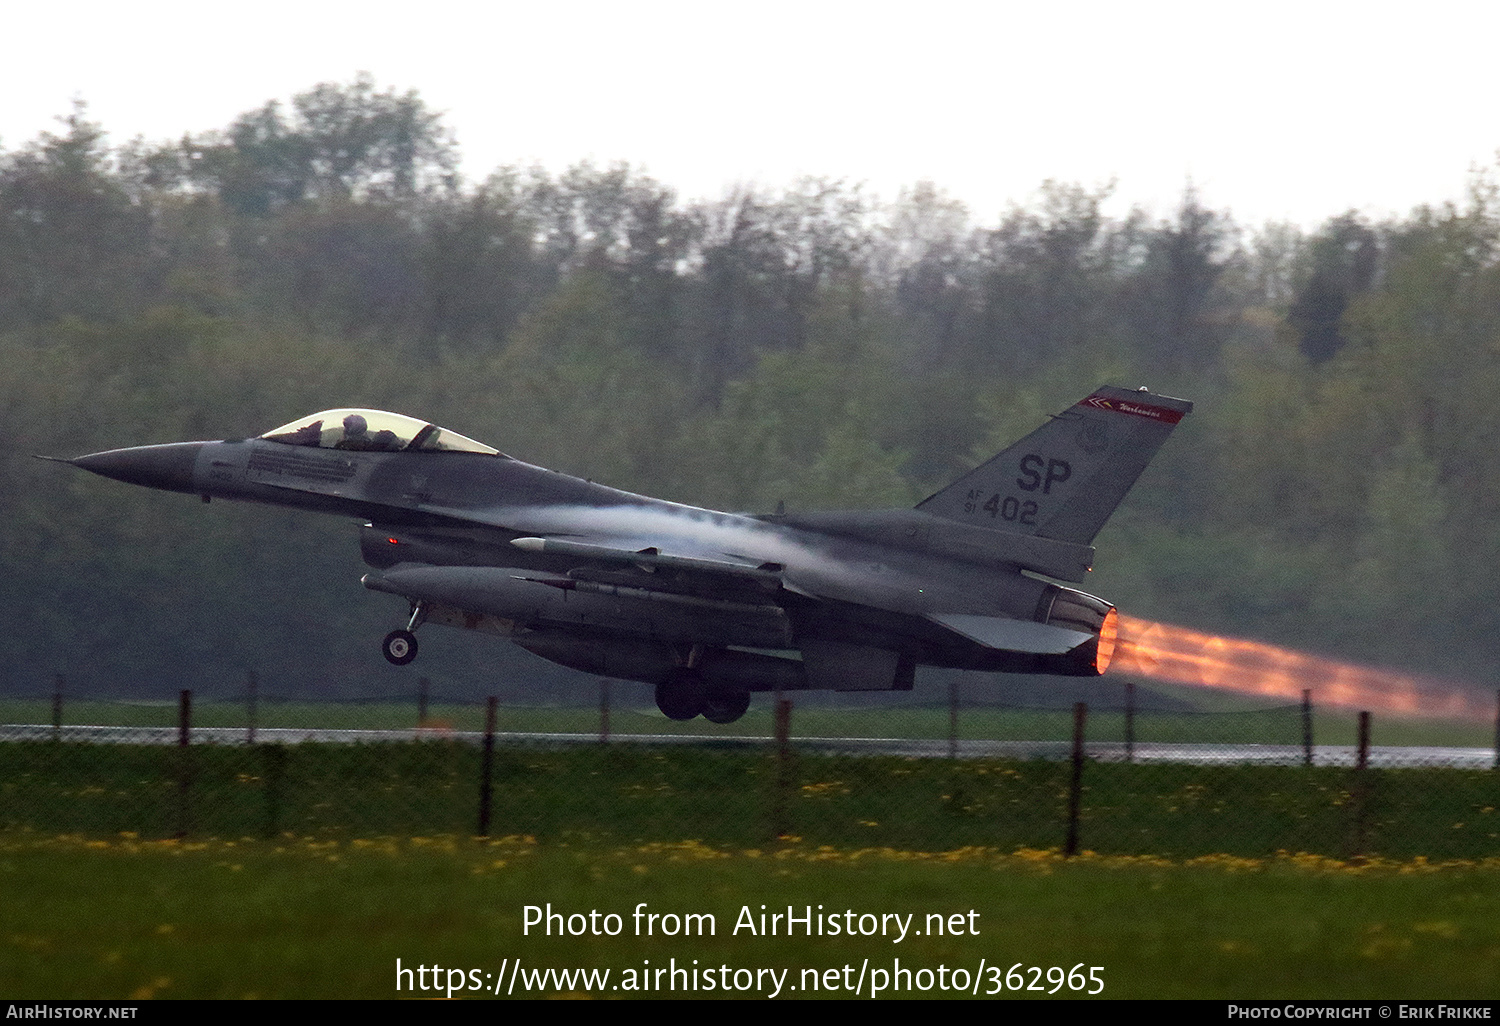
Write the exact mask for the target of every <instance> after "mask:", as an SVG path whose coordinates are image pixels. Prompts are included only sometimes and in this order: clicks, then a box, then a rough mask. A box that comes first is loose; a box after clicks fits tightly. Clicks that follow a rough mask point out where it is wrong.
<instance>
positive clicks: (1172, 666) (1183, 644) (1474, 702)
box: [1114, 615, 1494, 719]
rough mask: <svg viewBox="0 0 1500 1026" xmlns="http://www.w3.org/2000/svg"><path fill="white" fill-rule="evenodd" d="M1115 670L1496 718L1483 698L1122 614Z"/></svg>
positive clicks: (1379, 707)
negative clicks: (1305, 692)
mask: <svg viewBox="0 0 1500 1026" xmlns="http://www.w3.org/2000/svg"><path fill="white" fill-rule="evenodd" d="M1114 668H1115V671H1116V672H1117V673H1128V674H1134V675H1136V676H1141V677H1151V678H1154V679H1156V680H1162V681H1168V682H1171V683H1174V684H1193V685H1198V686H1200V687H1209V688H1222V689H1225V690H1229V691H1240V692H1245V693H1247V694H1254V695H1264V696H1266V697H1267V698H1277V699H1284V700H1286V701H1288V702H1300V701H1301V700H1302V692H1303V690H1304V689H1311V690H1312V698H1313V701H1314V702H1316V703H1317V704H1319V705H1338V706H1346V707H1348V708H1354V709H1363V710H1368V711H1370V712H1389V713H1400V714H1403V715H1409V716H1410V715H1415V716H1442V717H1452V718H1455V719H1488V718H1490V717H1491V716H1493V715H1494V707H1493V706H1492V705H1490V704H1489V703H1487V702H1484V701H1481V700H1479V699H1477V698H1476V697H1474V696H1471V695H1468V694H1465V693H1462V692H1460V691H1457V690H1455V689H1443V688H1442V687H1441V686H1440V685H1437V684H1435V683H1434V682H1431V681H1424V680H1421V679H1420V678H1417V677H1412V676H1408V675H1406V674H1402V673H1395V672H1393V671H1391V670H1380V669H1375V668H1373V667H1368V666H1356V665H1354V664H1352V663H1339V662H1335V661H1333V660H1331V659H1323V658H1320V657H1318V656H1311V655H1306V654H1305V653H1302V652H1294V651H1292V650H1291V649H1286V648H1278V647H1276V646H1275V645H1267V644H1264V643H1262V642H1259V641H1246V640H1244V639H1241V638H1226V637H1222V636H1220V635H1215V634H1205V633H1203V632H1201V631H1194V630H1189V629H1188V628H1186V627H1174V626H1173V625H1171V624H1165V623H1155V622H1153V621H1151V620H1142V619H1139V618H1137V617H1133V616H1125V615H1121V616H1120V637H1119V643H1118V644H1117V645H1116V647H1115V658H1114Z"/></svg>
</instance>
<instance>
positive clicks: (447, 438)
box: [260, 409, 509, 459]
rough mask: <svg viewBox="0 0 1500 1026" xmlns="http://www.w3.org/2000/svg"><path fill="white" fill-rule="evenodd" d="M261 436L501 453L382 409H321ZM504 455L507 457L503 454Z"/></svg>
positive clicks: (353, 446)
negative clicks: (320, 411)
mask: <svg viewBox="0 0 1500 1026" xmlns="http://www.w3.org/2000/svg"><path fill="white" fill-rule="evenodd" d="M260 437H262V438H264V439H265V440H266V441H268V442H282V443H284V444H286V445H307V446H313V447H316V448H319V449H344V450H352V451H356V452H402V451H418V452H477V453H483V454H484V455H486V456H504V455H505V454H504V453H502V452H500V451H499V450H498V449H491V448H490V447H489V446H487V445H484V444H481V443H479V442H476V441H474V439H472V438H465V437H464V436H463V435H460V434H458V433H457V432H454V431H449V430H448V429H447V428H440V427H438V426H437V425H436V424H428V423H426V422H424V421H420V420H417V419H416V418H415V417H404V416H402V415H401V414H399V413H385V412H384V411H381V410H354V409H349V410H324V411H323V412H322V413H314V414H313V415H312V416H310V417H303V418H301V419H299V420H294V421H292V422H291V423H290V424H283V425H282V426H281V427H279V428H277V429H276V430H274V431H267V432H266V433H265V434H263V435H261V436H260ZM506 458H507V459H508V458H509V457H506Z"/></svg>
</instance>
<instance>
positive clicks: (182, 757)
mask: <svg viewBox="0 0 1500 1026" xmlns="http://www.w3.org/2000/svg"><path fill="white" fill-rule="evenodd" d="M192 718H193V693H192V692H191V691H189V690H187V689H186V688H184V689H183V691H182V694H181V695H180V696H179V698H178V702H177V836H178V837H186V836H187V835H188V821H189V799H190V795H191V793H192V784H191V781H192V763H191V761H190V760H191V758H192V750H191V748H189V746H188V742H189V740H190V739H191V733H192V726H191V725H192Z"/></svg>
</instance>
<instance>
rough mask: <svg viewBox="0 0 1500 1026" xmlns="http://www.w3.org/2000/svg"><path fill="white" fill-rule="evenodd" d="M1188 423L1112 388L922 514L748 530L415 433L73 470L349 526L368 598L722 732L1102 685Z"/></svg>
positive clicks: (739, 520) (337, 423)
mask: <svg viewBox="0 0 1500 1026" xmlns="http://www.w3.org/2000/svg"><path fill="white" fill-rule="evenodd" d="M1192 408H1193V407H1192V403H1190V402H1187V401H1185V400H1181V399H1173V398H1169V397H1167V396H1161V395H1154V394H1152V393H1150V392H1149V391H1147V390H1146V389H1139V390H1135V391H1132V390H1129V389H1125V388H1119V387H1113V386H1105V387H1102V388H1099V389H1098V390H1096V391H1094V392H1093V393H1092V394H1090V395H1089V396H1087V397H1086V398H1084V399H1082V400H1080V401H1079V402H1077V403H1076V404H1074V405H1073V406H1071V407H1069V408H1068V409H1066V410H1064V411H1063V412H1061V413H1059V414H1057V415H1056V416H1055V417H1053V418H1052V419H1051V420H1049V421H1048V422H1047V423H1046V424H1044V425H1042V426H1041V427H1040V428H1038V429H1037V430H1036V431H1034V432H1032V433H1031V434H1029V435H1027V436H1026V437H1025V438H1023V439H1022V440H1021V441H1019V442H1017V443H1016V444H1015V445H1013V446H1011V447H1010V448H1009V449H1006V450H1005V451H1004V452H1002V453H1000V454H999V455H997V456H995V457H994V458H993V459H991V460H989V461H988V462H986V463H984V464H983V465H981V466H979V467H977V468H976V469H974V470H972V471H970V472H969V473H968V474H965V475H964V476H963V477H961V478H959V479H958V480H957V481H955V482H954V483H953V484H951V485H949V486H948V487H946V488H944V489H942V490H941V491H939V492H937V493H936V494H935V495H932V496H930V497H929V498H927V499H924V500H923V501H922V502H920V503H918V504H917V505H916V507H915V508H913V509H887V510H874V511H860V512H822V513H797V512H784V511H778V512H776V513H773V514H764V515H749V514H738V513H720V512H715V511H713V510H708V509H699V508H696V507H693V506H687V505H682V504H679V503H676V502H668V501H665V500H662V499H654V498H650V497H647V496H643V495H635V494H632V493H630V492H625V491H620V490H617V489H615V488H610V487H607V486H605V485H602V484H596V483H594V482H592V481H586V480H583V479H581V478H577V477H571V476H568V475H566V474H561V473H556V472H554V471H550V470H546V469H543V468H541V467H537V466H533V465H531V464H528V463H524V462H522V461H520V460H518V459H514V458H512V457H510V456H507V455H505V454H504V453H502V452H499V451H498V450H496V449H492V448H490V447H489V446H487V445H483V444H481V443H479V442H476V441H474V440H473V439H470V438H466V437H464V436H463V435H460V434H457V433H455V432H453V431H449V430H448V429H446V428H441V427H438V426H437V425H435V424H430V423H427V422H425V421H422V420H417V419H414V418H412V417H407V416H402V415H400V414H395V413H385V412H381V411H379V410H367V409H337V410H328V411H325V412H323V413H315V414H313V415H311V416H308V417H303V418H301V419H299V420H295V421H293V422H291V423H290V424H286V425H284V426H282V427H279V428H276V429H275V430H273V431H269V432H267V433H265V434H263V435H260V436H259V437H255V438H243V439H229V440H226V441H205V442H176V443H171V444H167V445H147V446H140V447H135V448H128V449H114V450H111V451H108V452H98V453H93V454H91V455H88V456H80V457H78V458H76V459H72V460H66V461H64V462H68V463H71V464H72V465H74V466H77V467H81V468H83V469H84V470H88V471H92V472H93V473H96V474H102V475H104V476H105V477H110V478H115V479H117V480H120V481H125V482H129V483H131V484H137V485H145V486H147V487H151V488H160V489H165V490H167V491H174V492H186V493H188V494H193V495H199V496H201V497H202V499H203V501H204V502H208V501H210V500H211V499H214V498H219V499H236V500H244V501H250V502H261V503H270V504H273V505H278V506H290V507H293V508H296V509H303V510H311V511H315V512H321V513H333V514H338V515H342V516H350V517H354V518H357V519H358V520H359V521H361V522H362V523H363V526H362V528H361V530H360V546H361V549H362V552H363V555H364V561H365V563H366V564H368V566H369V567H370V568H371V570H370V572H369V573H367V574H365V575H364V577H363V579H362V580H363V583H364V585H365V587H366V588H369V589H371V590H373V591H378V592H386V593H389V594H392V595H398V596H401V597H402V598H404V599H406V600H407V602H408V603H409V613H408V614H407V616H406V618H405V621H404V626H401V627H399V628H397V629H396V630H393V631H391V632H390V633H389V634H387V635H386V637H385V640H384V642H383V643H382V648H383V651H384V654H385V657H386V659H388V660H389V661H390V662H392V663H395V664H397V665H405V664H407V663H410V662H411V661H412V660H413V659H415V658H416V655H417V638H416V631H417V630H418V629H419V628H420V627H422V626H424V625H427V624H441V625H443V626H447V627H458V628H463V629H466V630H476V631H484V632H488V633H491V634H496V635H499V636H501V637H504V638H508V639H510V640H511V641H513V642H514V643H515V644H517V645H520V646H521V647H522V648H524V649H526V650H528V651H530V652H533V653H535V654H537V655H539V656H542V657H543V658H545V659H550V660H552V661H553V662H556V663H561V664H562V665H564V666H568V667H572V668H574V669H576V670H581V671H584V672H586V673H591V674H597V675H601V676H607V677H616V678H622V679H627V680H637V681H645V682H647V683H651V684H654V685H655V686H656V704H657V706H658V707H659V708H660V709H661V711H662V712H663V713H664V714H665V715H667V716H669V717H671V718H673V719H677V720H688V719H692V718H693V717H696V716H700V715H701V716H704V717H706V718H707V719H709V720H711V721H713V722H715V723H730V722H733V721H734V720H736V719H738V718H739V717H740V716H742V715H743V714H744V713H745V711H746V709H748V708H749V705H750V695H751V693H752V692H757V691H773V690H785V691H792V690H805V689H830V690H834V691H901V690H908V689H910V688H911V687H912V683H913V679H914V675H915V670H916V667H918V666H938V667H951V668H957V669H963V670H981V671H1016V672H1026V673H1042V674H1063V675H1085V676H1088V675H1096V674H1102V673H1103V672H1104V671H1105V670H1106V669H1107V668H1108V666H1109V663H1110V658H1111V656H1112V654H1113V651H1114V647H1115V640H1116V613H1115V608H1114V606H1112V605H1111V604H1110V603H1108V602H1106V601H1104V600H1103V599H1099V598H1096V597H1094V596H1093V595H1089V594H1086V593H1085V592H1082V591H1079V590H1076V589H1074V588H1069V587H1066V586H1064V585H1063V584H1060V583H1058V582H1061V581H1067V582H1072V583H1078V582H1081V581H1083V580H1084V579H1085V578H1086V576H1087V574H1088V573H1089V571H1090V570H1091V569H1092V566H1093V561H1094V548H1093V545H1092V544H1091V543H1092V542H1093V540H1094V537H1095V535H1096V534H1097V533H1098V532H1099V529H1100V528H1101V527H1102V526H1103V525H1104V522H1105V521H1106V520H1107V519H1108V518H1109V516H1110V514H1111V513H1113V512H1114V510H1115V508H1116V506H1118V505H1119V503H1120V501H1121V500H1122V499H1123V498H1124V496H1125V493H1126V492H1127V491H1128V490H1129V489H1130V487H1131V485H1132V484H1134V483H1135V480H1136V478H1137V477H1138V476H1139V475H1140V473H1141V471H1142V470H1144V469H1145V467H1146V464H1147V463H1148V462H1149V461H1150V460H1151V458H1152V456H1153V455H1154V454H1155V453H1156V451H1157V449H1158V448H1160V446H1161V445H1162V443H1163V442H1165V441H1166V439H1167V436H1168V435H1170V434H1171V432H1172V430H1173V428H1174V427H1175V425H1176V424H1177V423H1178V422H1179V421H1180V420H1181V419H1182V418H1183V416H1184V415H1186V414H1187V413H1189V412H1190V411H1191V410H1192Z"/></svg>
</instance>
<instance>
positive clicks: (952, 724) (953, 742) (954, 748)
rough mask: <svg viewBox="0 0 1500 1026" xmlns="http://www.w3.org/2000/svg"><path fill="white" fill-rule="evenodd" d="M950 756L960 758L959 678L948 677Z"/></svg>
mask: <svg viewBox="0 0 1500 1026" xmlns="http://www.w3.org/2000/svg"><path fill="white" fill-rule="evenodd" d="M948 758H950V759H957V758H958V679H957V678H956V677H949V678H948Z"/></svg>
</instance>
